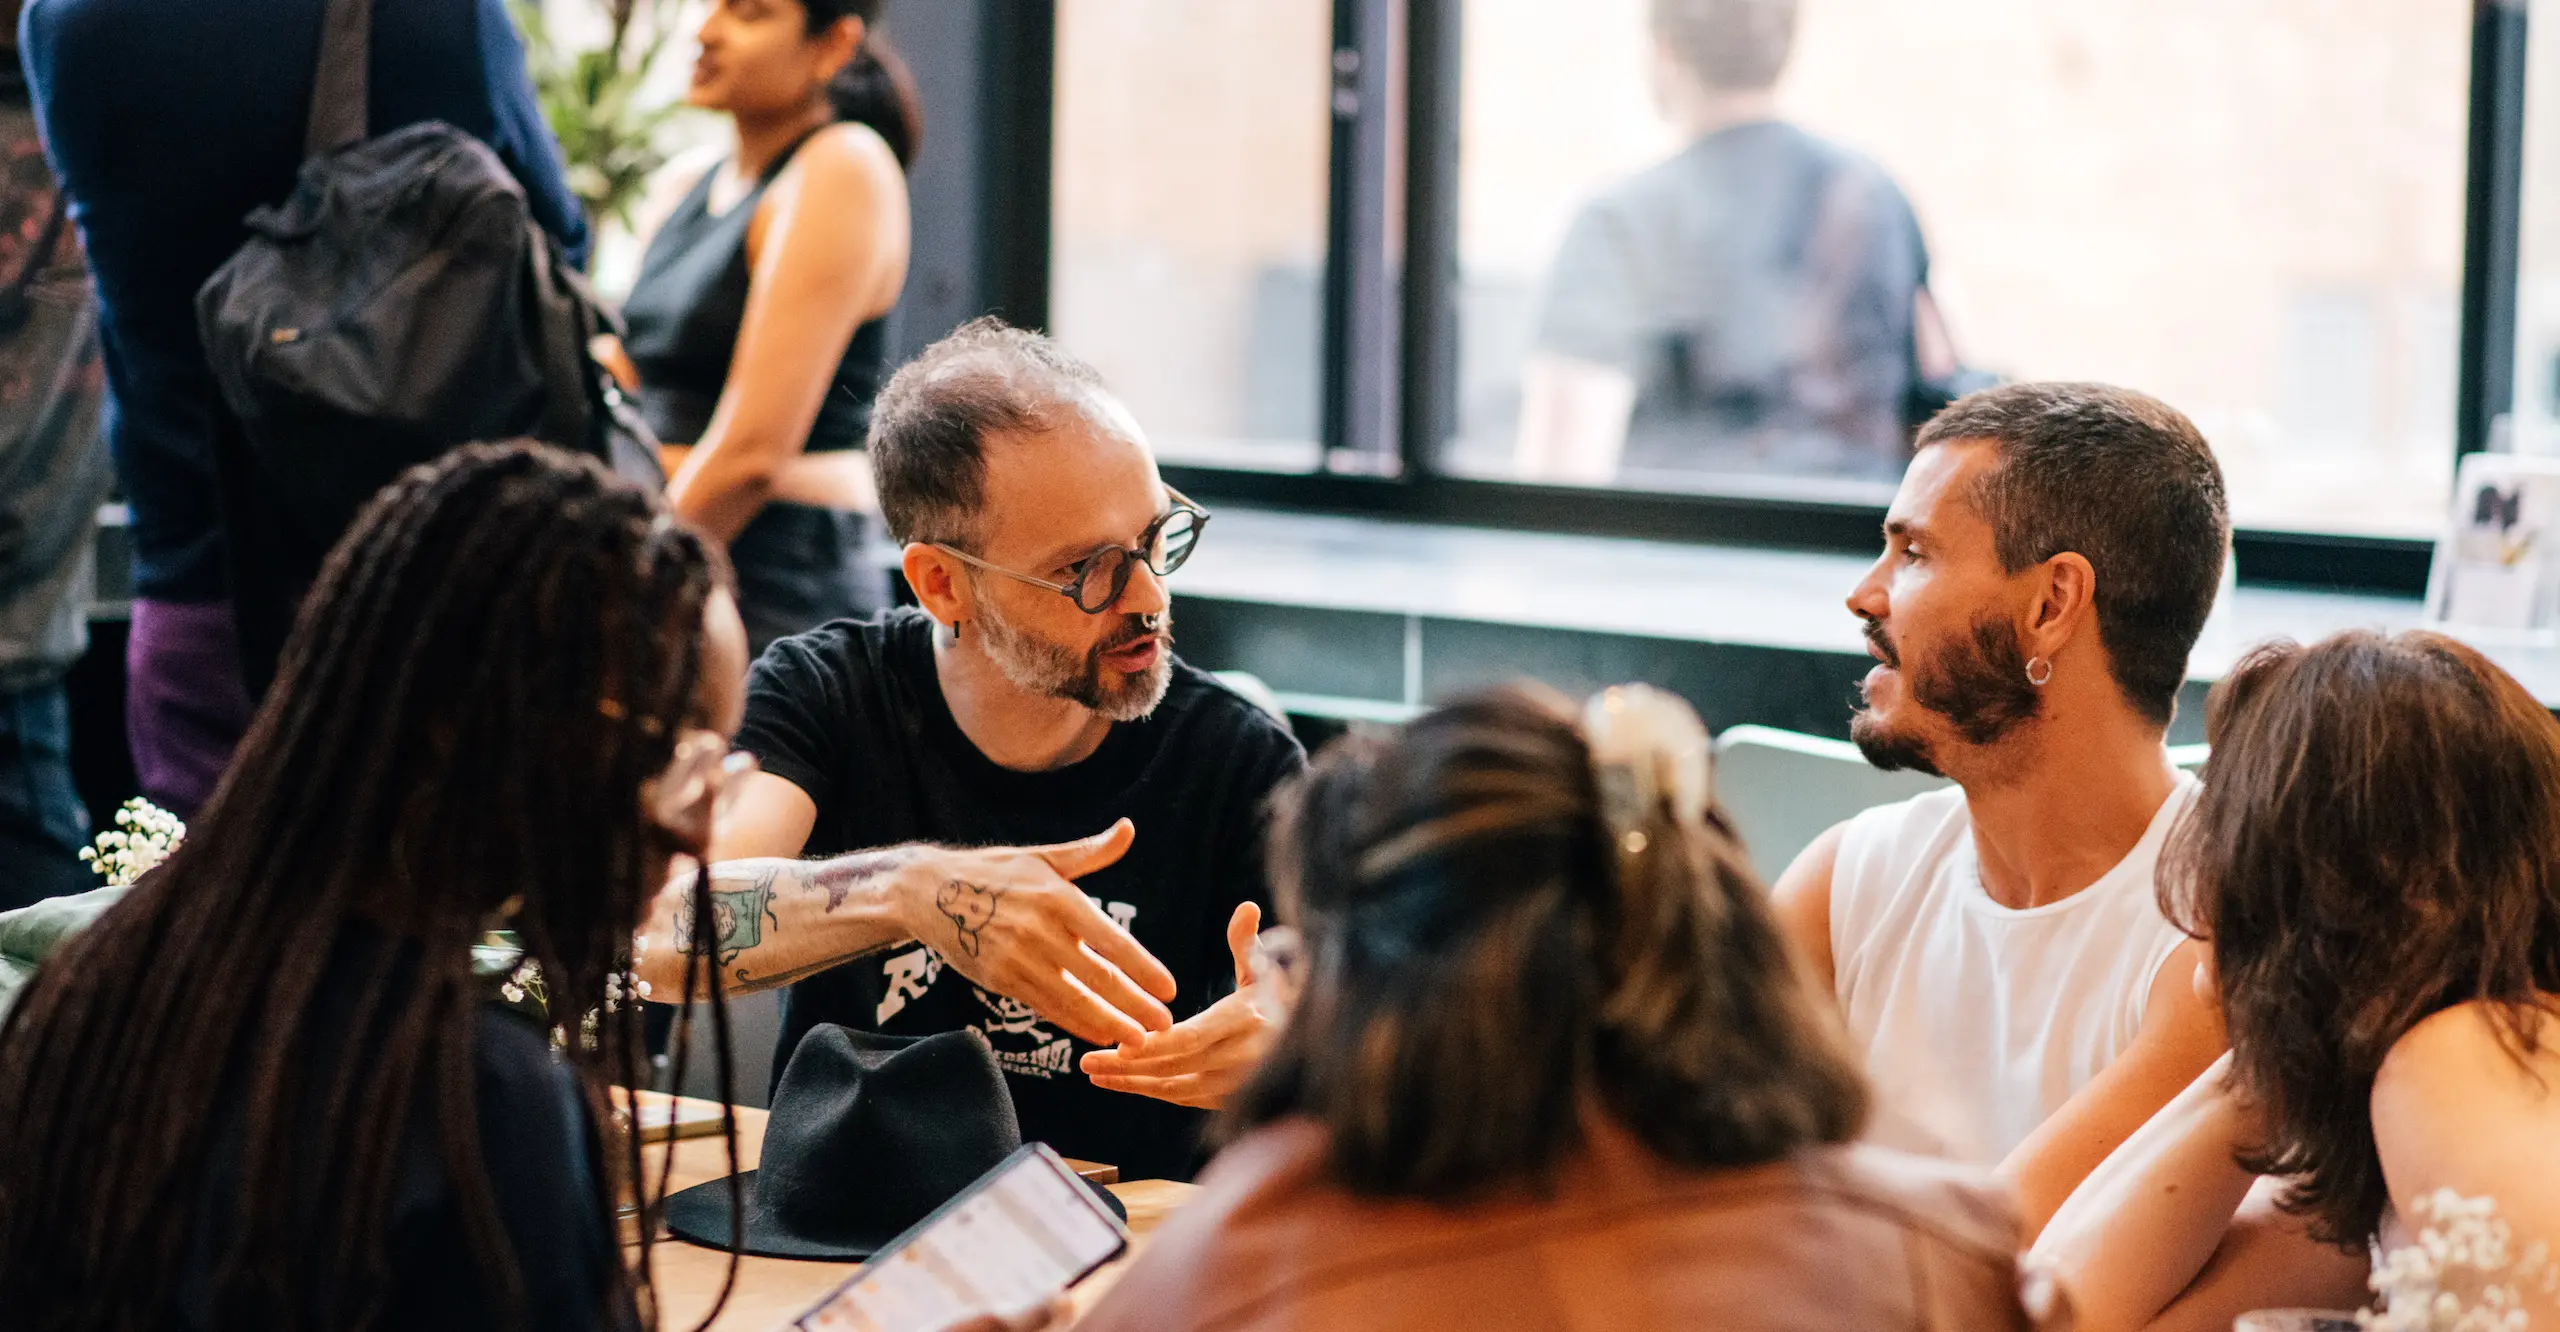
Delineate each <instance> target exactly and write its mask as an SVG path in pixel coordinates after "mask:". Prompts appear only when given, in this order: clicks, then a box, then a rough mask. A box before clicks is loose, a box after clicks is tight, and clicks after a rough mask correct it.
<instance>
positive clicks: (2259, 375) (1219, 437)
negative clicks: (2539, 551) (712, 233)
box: [1052, 0, 2560, 589]
mask: <svg viewBox="0 0 2560 1332" xmlns="http://www.w3.org/2000/svg"><path fill="white" fill-rule="evenodd" d="M2553 6H2560V0H2544V3H2542V4H2540V5H2537V7H2538V8H2550V7H2553ZM1058 16H1059V19H1058V46H1057V53H1058V54H1057V60H1058V64H1057V70H1056V74H1057V86H1058V93H1057V119H1056V129H1057V140H1056V150H1055V166H1056V181H1055V185H1054V197H1055V205H1056V207H1055V219H1054V233H1053V238H1052V240H1053V247H1054V248H1053V260H1054V262H1053V268H1052V274H1053V277H1052V300H1053V309H1052V323H1053V326H1054V327H1055V328H1056V329H1057V330H1058V331H1059V332H1060V333H1061V334H1062V335H1063V336H1065V337H1067V338H1068V339H1070V340H1071V341H1073V342H1074V343H1075V344H1076V345H1077V346H1078V347H1079V348H1080V349H1081V350H1083V351H1085V352H1086V353H1087V354H1089V355H1091V356H1093V357H1094V358H1095V359H1096V361H1097V362H1098V363H1100V364H1101V365H1102V367H1103V369H1104V370H1105V372H1106V373H1107V374H1109V375H1110V376H1111V377H1112V378H1113V379H1114V381H1115V382H1116V383H1118V384H1119V385H1121V386H1122V387H1123V388H1124V390H1125V391H1126V393H1127V395H1128V397H1129V398H1130V400H1131V402H1132V405H1133V406H1134V407H1135V408H1136V410H1137V411H1138V413H1139V415H1140V417H1141V419H1142V420H1145V421H1146V422H1147V423H1148V426H1149V428H1150V430H1151V432H1152V434H1153V435H1154V437H1155V439H1156V442H1157V445H1158V448H1159V451H1160V452H1161V453H1162V454H1163V455H1164V456H1165V457H1166V458H1167V460H1168V461H1170V462H1173V463H1176V464H1182V465H1187V466H1190V467H1194V468H1198V467H1208V468H1215V469H1222V470H1221V471H1220V475H1222V476H1228V477H1232V478H1234V479H1233V480H1232V481H1228V482H1220V481H1217V480H1215V479H1211V478H1208V477H1200V478H1199V480H1200V483H1201V484H1202V485H1204V486H1208V487H1210V488H1211V490H1212V492H1214V491H1216V490H1217V489H1219V488H1221V487H1223V488H1225V489H1226V491H1227V493H1228V494H1230V495H1232V496H1245V497H1254V498H1264V499H1271V500H1276V501H1277V502H1283V503H1309V504H1318V505H1326V506H1344V507H1354V508H1370V509H1374V510H1377V511H1381V512H1411V513H1423V514H1428V515H1431V516H1435V517H1442V518H1449V517H1456V518H1461V519H1465V518H1468V517H1470V515H1471V514H1481V515H1485V516H1484V517H1483V518H1482V520H1483V521H1493V522H1513V521H1521V522H1531V523H1535V524H1539V525H1545V526H1556V527H1568V528H1570V527H1576V526H1582V527H1589V528H1593V529H1613V530H1644V531H1657V532H1665V533H1694V534H1696V535H1698V536H1702V537H1722V538H1725V539H1744V540H1799V541H1814V542H1820V541H1827V540H1831V539H1833V538H1832V537H1830V536H1822V535H1815V536H1807V535H1806V534H1807V533H1815V532H1817V530H1818V532H1819V533H1829V534H1838V533H1861V534H1863V535H1859V536H1856V537H1855V538H1854V539H1855V540H1858V541H1869V540H1872V531H1873V514H1874V511H1875V510H1876V509H1878V508H1880V507H1881V505H1882V504H1883V502H1884V500H1885V498H1886V497H1887V496H1889V494H1890V493H1891V489H1892V486H1893V485H1894V483H1895V481H1896V479H1897V478H1898V476H1899V474H1900V470H1901V467H1902V464H1903V462H1904V461H1905V459H1906V457H1907V448H1908V445H1907V440H1908V438H1909V432H1910V430H1911V429H1912V427H1913V426H1914V425H1915V424H1916V423H1917V422H1918V421H1919V420H1920V419H1923V418H1924V417H1925V416H1926V414H1927V413H1928V412H1929V411H1930V410H1932V409H1933V407H1934V406H1935V405H1937V404H1940V403H1943V401H1945V399H1946V397H1947V396H1948V395H1950V394H1952V393H1957V392H1962V391H1964V390H1967V389H1969V388H1974V387H1980V386H1982V385H1985V384H1988V383H1994V382H2000V381H2004V380H2019V379H2059V378H2070V379H2095V380H2104V381H2109V382H2113V383H2118V384H2123V385H2127V386H2130V387H2134V388H2139V389H2143V390H2146V391H2148V392H2151V393H2154V394H2157V395H2158V396H2160V397H2162V398H2164V399H2166V400H2168V401H2169V402H2170V403H2172V404H2173V405H2175V406H2177V407H2179V408H2181V409H2183V410H2184V411H2186V412H2187V413H2188V414H2189V415H2190V416H2192V417H2193V418H2194V419H2195V420H2196V422H2197V423H2198V424H2199V425H2200V426H2201V427H2202V428H2203V430H2204V432H2205V434H2206V435H2207V437H2208V438H2210V439H2211V440H2212V442H2213V444H2214V446H2215V448H2216V450H2217V452H2218V453H2219V454H2220V456H2221V458H2222V461H2223V464H2224V467H2225V470H2226V472H2227V474H2228V475H2229V478H2230V482H2231V491H2232V499H2233V509H2234V516H2235V518H2236V519H2237V520H2238V522H2239V524H2240V525H2241V526H2242V527H2244V528H2246V529H2250V535H2249V537H2248V539H2247V540H2244V542H2243V544H2242V552H2241V570H2242V575H2243V577H2249V576H2252V566H2253V562H2256V563H2257V564H2258V566H2259V568H2260V571H2261V575H2262V576H2274V577H2278V578H2293V577H2303V578H2309V579H2312V580H2314V581H2338V582H2346V583H2359V582H2361V583H2365V584H2366V585H2372V586H2383V585H2391V586H2397V587H2401V588H2404V589H2405V588H2407V587H2409V586H2411V585H2412V582H2413V579H2417V578H2423V573H2424V564H2425V546H2424V542H2425V541H2426V540H2427V539H2429V538H2431V537H2432V536H2433V535H2434V534H2435V532H2436V531H2437V530H2438V528H2439V527H2440V526H2441V524H2442V522H2443V516H2444V506H2445V503H2446V498H2447V495H2448V492H2449V489H2450V486H2449V482H2450V479H2451V476H2452V472H2453V466H2454V461H2455V458H2456V455H2457V452H2458V450H2459V449H2461V448H2478V447H2484V446H2488V447H2495V446H2497V445H2498V444H2499V442H2500V441H2512V442H2513V443H2514V445H2515V446H2516V447H2519V448H2526V449H2539V450H2543V451H2549V452H2554V453H2560V240H2553V239H2551V238H2552V237H2560V37H2554V36H2552V35H2550V34H2544V35H2543V38H2542V40H2539V41H2537V42H2535V43H2534V44H2533V46H2532V48H2531V51H2530V58H2529V60H2528V59H2527V58H2526V50H2525V47H2524V45H2523V40H2522V39H2523V34H2524V24H2523V18H2522V8H2521V4H2520V2H2519V0H2474V3H2470V4H2463V3H2455V2H2454V0H2321V2H2320V3H2311V2H2309V0H2251V2H2249V3H2232V2H2231V0H2074V2H2073V3H2069V4H2056V3H2049V0H1933V2H1932V3H1927V4H1918V3H1913V2H1912V0H1792V3H1790V0H1582V2H1581V3H1577V4H1574V5H1570V6H1558V5H1554V4H1551V3H1534V2H1533V0H1250V2H1247V0H1233V2H1232V3H1231V2H1228V0H1058ZM1382 65H1384V66H1391V67H1392V73H1393V78H1392V79H1391V80H1388V81H1384V82H1382V81H1381V80H1379V79H1378V78H1377V77H1376V75H1377V73H1378V71H1379V69H1380V68H1381V66H1382ZM2475 65H2482V66H2483V67H2482V68H2479V69H2475ZM2528 75H2529V81H2530V82H2531V83H2532V84H2533V86H2534V89H2535V93H2536V95H2535V97H2534V98H2533V99H2532V100H2531V104H2532V105H2535V106H2537V107H2550V108H2552V109H2551V110H2550V111H2547V112H2537V113H2536V115H2535V116H2534V117H2533V118H2532V125H2531V126H2530V132H2529V133H2528V132H2525V131H2522V130H2519V129H2518V125H2519V123H2520V120H2521V118H2522V117H2523V111H2522V108H2523V107H2524V106H2525V105H2527V99H2526V98H2525V97H2524V96H2523V94H2522V91H2521V89H2522V86H2523V84H2524V83H2526V82H2527V81H2528V77H2527V76H2528ZM2545 84H2550V85H2553V86H2551V87H2549V88H2548V89H2546V88H2544V87H2543V85H2545ZM1363 127H1365V128H1366V129H1367V130H1370V131H1374V132H1375V133H1376V134H1377V135H1379V136H1383V138H1384V139H1386V140H1387V141H1389V142H1391V144H1392V151H1387V152H1379V151H1377V150H1376V142H1375V140H1370V139H1363V138H1362V128H1363ZM2520 133H2521V134H2523V135H2524V138H2525V140H2526V144H2525V155H2526V157H2527V159H2528V160H2527V162H2526V165H2525V166H2524V167H2523V168H2522V169H2521V185H2519V184H2518V174H2517V173H2518V170H2519V168H2518V167H2517V166H2516V165H2515V161H2514V158H2515V154H2516V152H2517V149H2516V142H2517V137H2518V135H2519V134H2520ZM1363 145H1366V148H1365V150H1364V147H1363ZM1364 151H1365V152H1366V155H1365V156H1364V155H1362V153H1363V152H1364ZM2484 163H2486V164H2487V167H2486V168H2484V165H2483V164H2484ZM2501 172H2503V173H2504V174H2503V175H2501V174H2500V173H2501ZM2501 182H2503V183H2501ZM2519 195H2520V196H2521V199H2522V203H2521V206H2520V207H2519V204H2518V198H2519ZM2519 213H2521V215H2522V217H2523V219H2524V225H2523V230H2522V232H2521V238H2519V232H2518V214H2519ZM2484 228H2485V230H2484ZM2484 237H2485V239H2484ZM2537 240H2541V241H2542V242H2543V243H2542V244H2540V245H2537V244H2536V241H2537ZM2501 245H2503V247H2504V248H2503V250H2501V248H2500V247H2501ZM2519 249H2520V252H2519ZM1408 255H1410V256H1412V262H1411V264H1410V265H1408V264H1407V262H1406V260H1407V256H1408ZM2502 255H2503V258H2501V256H2502ZM2484 256H2485V258H2484ZM1364 266H1365V267H1364ZM1364 281H1365V282H1366V283H1367V285H1365V286H1364V285H1363V283H1364ZM2519 302H2520V305H2521V312H2522V313H2521V319H2520V320H2517V321H2515V322H2514V326H2513V329H2512V333H2510V331H2509V323H2510V315H2509V311H2511V310H2512V309H2514V308H2515V307H2516V306H2517V304H2518V303H2519ZM2510 338H2511V339H2512V340H2511V341H2510ZM2483 366H2492V367H2495V369H2494V372H2492V371H2484V370H2483V369H2482V367H2483ZM2506 367H2512V372H2511V373H2510V371H2509V370H2508V369H2507V368H2506ZM1363 376H1370V377H1372V379H1371V381H1368V382H1364V380H1363V378H1362V377H1363ZM1376 377H1383V378H1384V379H1385V380H1386V381H1388V382H1387V383H1386V385H1385V387H1384V388H1380V387H1378V385H1377V383H1376V382H1374V381H1375V379H1376ZM2510 379H2512V382H2513V388H2514V393H2513V399H2514V402H2513V415H2512V417H2511V418H2507V424H2506V425H2505V426H2504V427H2502V428H2492V426H2491V425H2490V420H2491V418H2492V417H2493V416H2496V417H2504V415H2505V414H2506V413H2507V412H2508V410H2509V405H2508V381H2509V380H2510ZM1364 395H1365V396H1364ZM1381 395H1383V399H1382V398H1381ZM1381 400H1384V401H1386V403H1387V405H1386V406H1385V407H1384V408H1381V407H1380V405H1379V402H1380V401H1381ZM1355 455H1356V456H1355ZM1381 456H1383V457H1384V458H1385V459H1386V464H1385V465H1377V464H1375V463H1374V461H1363V460H1364V459H1367V460H1374V459H1376V458H1378V457H1381ZM1346 459H1349V460H1350V461H1349V462H1346ZM1399 464H1400V465H1399ZM1305 471H1329V472H1333V473H1338V474H1340V473H1348V474H1351V475H1348V476H1336V477H1330V478H1316V479H1307V478H1300V477H1290V476H1273V475H1271V474H1272V473H1275V472H1281V473H1287V472H1305ZM1380 473H1384V475H1379V474H1380ZM1257 477H1258V478H1260V479H1256V478H1257ZM1521 483H1529V484H1525V485H1524V484H1521ZM1628 514H1638V515H1643V516H1642V517H1640V518H1637V519H1626V518H1624V517H1623V516H1624V515H1628ZM1754 515H1762V516H1754ZM1844 544H1845V542H1844ZM2271 570H2280V571H2277V572H2272V573H2269V572H2268V571H2271Z"/></svg>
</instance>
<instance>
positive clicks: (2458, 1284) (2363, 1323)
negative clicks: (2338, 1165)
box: [2356, 1189, 2560, 1332]
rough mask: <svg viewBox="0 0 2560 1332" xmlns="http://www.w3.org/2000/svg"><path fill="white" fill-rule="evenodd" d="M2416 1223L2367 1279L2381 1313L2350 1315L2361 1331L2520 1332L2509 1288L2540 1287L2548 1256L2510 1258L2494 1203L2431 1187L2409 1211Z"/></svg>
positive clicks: (2507, 1234) (2546, 1281) (2521, 1320)
mask: <svg viewBox="0 0 2560 1332" xmlns="http://www.w3.org/2000/svg"><path fill="white" fill-rule="evenodd" d="M2410 1211H2411V1213H2412V1217H2411V1219H2412V1220H2414V1221H2417V1222H2419V1223H2420V1229H2419V1232H2418V1238H2417V1240H2416V1242H2414V1243H2411V1244H2405V1245H2402V1246H2401V1247H2399V1248H2397V1249H2394V1250H2392V1251H2391V1252H2390V1253H2388V1254H2386V1255H2384V1257H2383V1260H2382V1262H2381V1263H2379V1264H2378V1265H2376V1267H2375V1269H2374V1273H2373V1277H2372V1280H2371V1284H2372V1286H2373V1289H2374V1292H2375V1293H2376V1294H2378V1295H2380V1296H2381V1297H2382V1308H2381V1310H2379V1311H2378V1312H2377V1311H2373V1310H2364V1311H2360V1312H2358V1313H2357V1314H2356V1323H2357V1325H2358V1326H2359V1327H2362V1328H2365V1329H2368V1332H2523V1329H2524V1327H2525V1323H2526V1319H2525V1312H2524V1310H2522V1309H2520V1308H2518V1307H2516V1306H2517V1304H2518V1297H2517V1294H2516V1292H2517V1283H2518V1282H2522V1281H2535V1282H2538V1283H2540V1284H2541V1285H2543V1286H2544V1287H2545V1288H2546V1289H2548V1288H2549V1287H2550V1285H2551V1283H2552V1282H2553V1281H2555V1280H2560V1273H2554V1272H2553V1270H2552V1264H2551V1261H2550V1254H2549V1253H2548V1251H2547V1250H2545V1248H2544V1247H2543V1246H2542V1245H2540V1244H2536V1245H2534V1246H2533V1247H2531V1248H2530V1249H2528V1250H2526V1251H2525V1253H2524V1254H2523V1255H2522V1257H2518V1256H2516V1255H2515V1254H2513V1253H2512V1252H2511V1249H2512V1245H2513V1241H2514V1232H2513V1231H2512V1230H2510V1229H2509V1228H2508V1226H2507V1223H2506V1222H2505V1221H2503V1220H2500V1219H2499V1217H2498V1203H2497V1200H2496V1199H2494V1198H2465V1197H2463V1196H2462V1195H2461V1194H2458V1193H2455V1192H2454V1191H2453V1190H2451V1189H2438V1190H2436V1191H2435V1192H2434V1193H2433V1194H2430V1195H2428V1196H2427V1197H2425V1198H2421V1199H2418V1200H2417V1201H2416V1202H2414V1203H2412V1204H2411V1205H2410Z"/></svg>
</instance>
